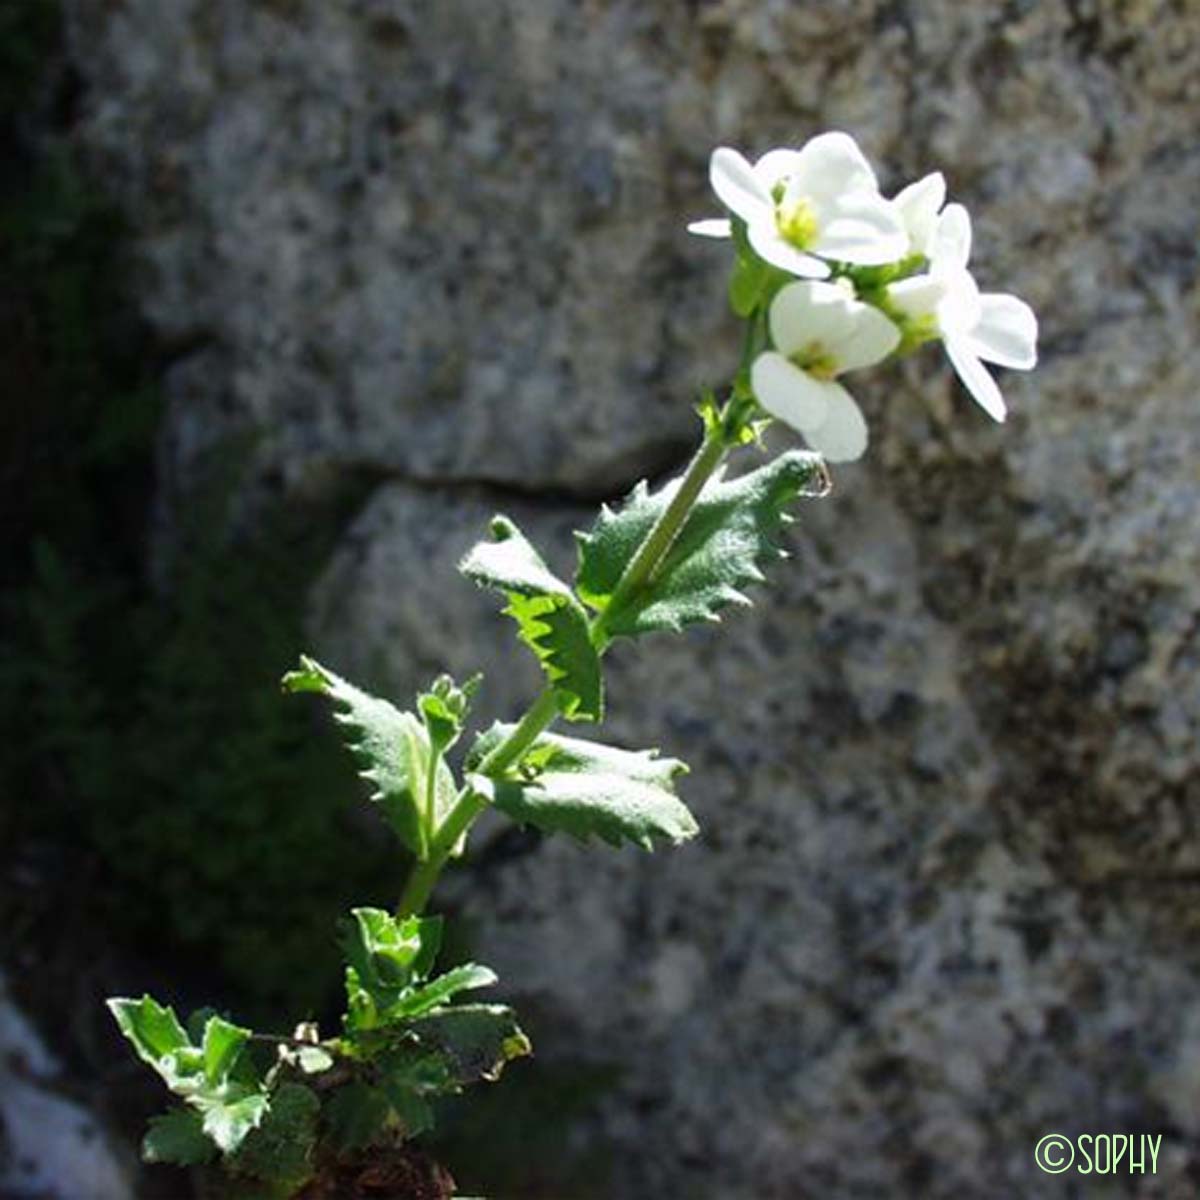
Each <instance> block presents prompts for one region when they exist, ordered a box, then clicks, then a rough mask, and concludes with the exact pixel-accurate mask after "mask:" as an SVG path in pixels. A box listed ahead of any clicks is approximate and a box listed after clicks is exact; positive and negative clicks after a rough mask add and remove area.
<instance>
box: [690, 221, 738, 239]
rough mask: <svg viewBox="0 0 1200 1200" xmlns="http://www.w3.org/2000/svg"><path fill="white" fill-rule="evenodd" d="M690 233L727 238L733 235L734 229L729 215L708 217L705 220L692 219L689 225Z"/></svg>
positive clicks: (698, 235) (699, 235)
mask: <svg viewBox="0 0 1200 1200" xmlns="http://www.w3.org/2000/svg"><path fill="white" fill-rule="evenodd" d="M687 231H688V233H694V234H696V236H697V237H706V238H727V237H732V236H733V229H732V226H731V224H730V221H729V218H728V217H706V218H705V219H704V220H703V221H692V222H691V223H690V224H689V225H688V227H687Z"/></svg>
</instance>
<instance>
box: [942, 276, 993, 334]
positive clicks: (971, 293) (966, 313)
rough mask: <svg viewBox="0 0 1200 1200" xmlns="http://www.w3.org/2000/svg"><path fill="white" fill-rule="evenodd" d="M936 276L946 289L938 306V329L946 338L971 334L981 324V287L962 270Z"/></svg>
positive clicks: (972, 277)
mask: <svg viewBox="0 0 1200 1200" xmlns="http://www.w3.org/2000/svg"><path fill="white" fill-rule="evenodd" d="M934 275H935V276H936V278H938V279H940V280H941V281H942V283H943V284H944V285H945V288H946V292H945V295H944V296H942V298H941V300H940V301H939V302H938V306H937V321H938V328H939V329H940V330H941V331H942V333H943V334H944V335H945V336H946V337H949V336H950V335H952V334H968V333H970V332H971V331H972V330H973V329H974V328H975V326H976V325H978V324H979V317H980V314H981V313H982V312H983V309H982V307H981V305H980V301H979V285H978V284H977V283H976V282H975V278H974V276H973V275H972V274H971V272H970V271H967V270H963V269H961V268H956V269H954V270H952V271H935V272H934Z"/></svg>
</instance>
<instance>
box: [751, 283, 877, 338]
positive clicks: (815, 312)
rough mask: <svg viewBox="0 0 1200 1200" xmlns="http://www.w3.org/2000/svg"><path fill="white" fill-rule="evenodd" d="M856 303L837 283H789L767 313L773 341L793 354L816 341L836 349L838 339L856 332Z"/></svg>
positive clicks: (779, 293) (780, 291)
mask: <svg viewBox="0 0 1200 1200" xmlns="http://www.w3.org/2000/svg"><path fill="white" fill-rule="evenodd" d="M854 303H855V301H853V300H851V299H850V297H849V296H847V295H846V293H845V292H844V291H843V290H842V289H841V288H840V287H838V285H837V284H836V283H821V282H819V281H817V280H807V279H806V280H802V281H799V282H796V283H789V284H785V285H784V287H782V288H780V290H779V292H778V294H777V295H776V296H775V299H774V300H772V301H771V308H770V311H769V312H768V314H767V322H768V324H769V326H770V329H771V340H772V341H773V342H774V343H775V345H776V346H777V347H778V348H779V350H781V351H782V352H783V353H784V354H785V355H789V356H790V355H793V354H795V353H796V352H797V351H799V350H800V349H802V348H803V347H805V346H809V345H812V344H813V343H814V342H819V343H821V345H823V346H826V347H828V348H829V349H832V343H833V342H834V341H835V340H842V339H844V338H845V337H846V335H847V334H853V332H854V317H853V309H852V305H854Z"/></svg>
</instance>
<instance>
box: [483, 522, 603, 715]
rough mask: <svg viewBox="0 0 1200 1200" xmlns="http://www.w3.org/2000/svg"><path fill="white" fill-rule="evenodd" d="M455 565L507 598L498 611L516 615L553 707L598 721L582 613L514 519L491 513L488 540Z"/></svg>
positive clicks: (599, 696)
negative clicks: (551, 693) (546, 683)
mask: <svg viewBox="0 0 1200 1200" xmlns="http://www.w3.org/2000/svg"><path fill="white" fill-rule="evenodd" d="M459 570H460V571H462V573H463V574H464V575H465V576H466V577H467V578H468V579H473V580H474V581H475V582H476V583H478V584H479V585H480V586H481V587H489V588H494V589H495V590H496V591H498V592H501V593H502V594H503V595H504V596H505V597H506V598H507V600H508V607H507V608H506V609H505V610H504V611H505V612H506V613H507V614H508V615H509V616H510V617H512V618H513V620H514V621H516V623H517V631H518V634H519V636H520V638H521V641H523V642H524V643H525V644H526V645H527V646H528V647H529V648H530V649H531V650H532V651H533V652H534V654H535V655H537V659H538V662H539V663H541V666H542V670H543V671H545V673H546V678H547V679H548V680H549V682H550V685H551V686H552V687H553V688H554V693H555V697H556V699H557V701H558V708H559V712H561V713H562V715H563V716H564V717H566V718H567V720H569V721H599V720H600V719H601V718H602V717H603V716H604V680H603V676H602V674H601V669H600V657H599V655H598V654H597V653H596V649H595V647H594V646H593V645H592V639H591V633H590V630H589V629H588V618H587V613H586V612H584V609H583V605H582V604H580V603H579V601H578V599H576V597H575V593H574V592H572V591H571V589H570V588H569V587H568V586H567V585H566V584H565V583H563V582H562V580H561V579H558V578H557V577H556V576H555V575H554V573H553V572H552V571H551V570H550V568H549V567H547V566H546V564H545V563H544V562H543V561H542V557H541V555H540V554H538V552H537V551H536V550H535V549H534V547H533V546H532V545H531V544H530V542H529V541H528V540H527V539H526V537H525V535H524V534H523V533H522V532H521V531H520V530H519V529H518V528H517V527H516V525H514V524H513V523H512V521H510V520H509V519H508V518H507V517H496V518H495V519H494V520H493V521H492V540H491V541H490V542H479V543H478V544H477V545H476V546H474V547H473V548H472V550H471V551H470V553H469V554H468V555H467V556H466V558H464V559H463V560H462V562H461V563H460V564H459Z"/></svg>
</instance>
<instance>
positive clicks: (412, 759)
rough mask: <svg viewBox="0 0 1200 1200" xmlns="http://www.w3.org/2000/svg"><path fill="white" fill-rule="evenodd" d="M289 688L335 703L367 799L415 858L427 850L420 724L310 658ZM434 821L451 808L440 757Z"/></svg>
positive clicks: (424, 746) (426, 759)
mask: <svg viewBox="0 0 1200 1200" xmlns="http://www.w3.org/2000/svg"><path fill="white" fill-rule="evenodd" d="M283 686H284V688H286V689H287V690H288V691H290V692H317V693H319V694H320V695H323V696H328V697H329V698H330V699H331V700H332V701H333V702H334V704H335V705H336V706H337V709H338V711H337V712H336V713H335V719H336V720H337V721H338V722H339V723H340V724H341V725H343V726H344V727H345V728H346V729H347V731H348V732H349V735H350V736H349V737H348V738H347V746H348V748H349V749H350V751H351V753H352V754H354V756H355V758H356V759H357V760H358V762H359V764H360V771H359V774H360V775H361V776H362V778H363V779H365V780H366V781H367V782H368V783H369V784H370V785H371V786H372V788H373V791H372V793H371V799H372V800H373V801H374V802H375V803H376V804H378V805H379V807H380V808H381V809H382V810H383V814H384V816H385V817H386V818H387V821H388V823H389V824H390V825H391V827H392V828H393V829H394V830H395V831H396V833H397V834H398V835H399V836H400V839H401V840H402V841H403V842H404V844H405V845H406V846H408V848H409V849H410V850H411V851H412V852H413V853H414V854H415V855H416V856H417V857H418V858H424V857H425V855H426V853H427V846H426V837H425V827H424V822H423V820H422V815H421V814H422V809H423V806H424V797H425V785H426V781H427V779H428V775H429V763H430V758H431V748H430V743H429V735H428V733H427V732H426V730H425V727H424V725H423V724H422V722H421V721H419V720H418V719H417V718H416V717H415V716H413V714H412V713H408V712H401V711H400V710H399V709H398V708H396V707H395V706H394V705H392V704H390V703H388V701H386V700H381V699H379V697H377V696H372V695H369V694H368V693H367V692H363V691H360V690H359V689H358V688H356V687H355V686H354V685H353V684H351V683H347V682H346V680H344V679H342V678H340V677H339V676H337V675H335V674H334V673H333V672H332V671H329V670H327V669H326V668H325V667H323V666H321V664H320V663H318V662H316V661H314V660H313V659H311V658H308V657H304V656H302V657H301V659H300V669H299V670H298V671H291V672H289V673H288V674H287V675H285V676H284V677H283ZM434 796H435V802H434V807H435V817H436V819H437V821H438V822H439V823H440V821H441V820H442V819H443V817H444V816H445V814H446V813H447V812H449V810H450V809H451V808H452V807H453V806H454V802H455V800H456V799H457V791H456V789H455V786H454V776H453V775H452V774H451V773H450V769H449V767H447V766H446V765H445V763H444V762H442V761H441V760H440V759H439V761H438V764H437V778H436V786H435V791H434Z"/></svg>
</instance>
